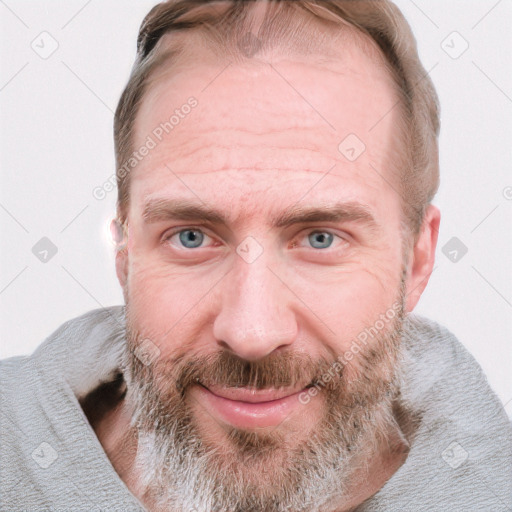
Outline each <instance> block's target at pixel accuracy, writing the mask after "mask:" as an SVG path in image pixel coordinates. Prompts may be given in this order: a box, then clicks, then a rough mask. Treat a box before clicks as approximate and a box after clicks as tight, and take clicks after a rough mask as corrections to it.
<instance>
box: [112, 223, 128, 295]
mask: <svg viewBox="0 0 512 512" xmlns="http://www.w3.org/2000/svg"><path fill="white" fill-rule="evenodd" d="M110 233H111V236H112V241H113V242H114V244H115V246H116V274H117V279H118V280H119V284H120V285H121V287H122V288H123V294H124V296H125V300H126V285H127V281H128V249H127V243H126V242H127V235H126V230H125V227H124V226H123V225H122V224H121V223H120V222H119V221H118V220H117V219H114V220H113V221H112V222H111V224H110Z"/></svg>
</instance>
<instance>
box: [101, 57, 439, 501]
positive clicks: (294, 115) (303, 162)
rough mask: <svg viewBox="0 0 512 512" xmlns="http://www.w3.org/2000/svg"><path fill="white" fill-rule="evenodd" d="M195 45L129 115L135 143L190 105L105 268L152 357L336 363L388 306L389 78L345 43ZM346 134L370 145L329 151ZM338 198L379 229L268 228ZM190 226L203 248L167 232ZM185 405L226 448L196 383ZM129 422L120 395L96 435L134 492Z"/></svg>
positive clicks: (427, 252) (395, 231)
mask: <svg viewBox="0 0 512 512" xmlns="http://www.w3.org/2000/svg"><path fill="white" fill-rule="evenodd" d="M206 52H207V50H203V53H202V54H201V55H200V56H199V57H200V58H198V62H199V64H197V65H194V66H190V67H188V66H183V67H181V68H180V70H179V71H178V72H167V73H160V74H159V76H158V77H157V79H156V81H155V83H154V85H153V86H152V87H151V89H150V90H149V91H148V93H147V95H146V96H145V99H144V101H143V103H142V105H141V109H140V111H139V114H138V117H137V123H136V140H135V143H134V146H135V147H139V146H140V145H142V144H143V143H144V140H145V139H146V137H147V135H148V134H150V133H151V132H152V130H154V128H155V127H156V126H158V125H159V124H160V123H161V122H163V121H165V120H166V119H168V117H169V116H170V115H171V114H172V112H173V111H174V110H175V109H176V108H179V106H180V105H182V104H184V103H185V102H186V101H187V98H189V97H190V96H192V95H193V96H195V97H196V98H197V99H198V106H197V107H196V108H194V109H193V111H192V112H191V113H190V114H189V115H188V116H186V117H185V118H184V119H182V120H180V123H179V125H177V126H176V127H175V128H174V129H173V131H172V132H171V133H170V134H169V135H168V136H166V137H165V138H164V139H163V140H162V142H160V143H159V144H158V145H157V147H156V148H154V149H153V150H152V151H151V152H150V153H149V155H148V156H147V157H145V158H144V159H143V160H142V161H141V162H140V163H139V165H138V166H137V168H136V169H135V170H134V171H133V174H132V176H131V185H130V204H129V209H128V237H127V246H126V248H125V249H124V250H122V251H119V253H118V255H117V261H116V268H117V275H118V278H119V281H120V283H121V286H122V287H123V290H124V294H125V298H126V300H128V301H129V303H130V308H131V311H132V314H133V317H134V318H135V319H136V322H137V324H138V327H139V328H140V331H141V333H142V334H143V335H144V336H147V337H149V338H150V339H151V340H156V344H157V346H158V348H159V350H160V355H159V357H160V358H163V359H164V358H170V357H172V356H174V355H175V354H176V353H177V352H179V353H186V354H203V355H204V354H209V353H215V352H218V351H219V350H221V349H222V350H228V351H231V352H233V353H234V354H236V355H238V356H239V357H241V358H244V359H247V360H251V361H255V360H258V359H260V358H264V357H265V356H267V355H269V354H271V353H273V352H275V351H292V352H297V353H299V352H304V353H307V354H309V355H310V356H311V357H312V358H314V359H315V358H320V357H324V358H335V357H336V355H338V354H341V353H344V352H345V351H347V350H348V349H349V347H350V343H351V341H352V340H353V339H354V338H355V337H356V336H357V335H358V334H359V333H360V332H361V331H362V330H363V329H364V327H365V326H367V325H371V324H373V323H374V322H375V320H376V319H378V318H379V315H380V314H382V313H385V312H386V311H387V310H388V309H389V308H390V307H391V305H392V303H393V301H394V300H395V299H396V292H397V289H398V286H399V280H400V275H401V269H402V264H403V255H402V238H401V236H402V232H401V226H400V221H401V213H402V208H401V206H402V202H401V201H402V200H401V198H400V196H399V195H398V193H397V187H396V186H394V177H393V176H392V175H391V173H390V171H389V168H390V162H391V156H392V155H393V151H394V150H395V136H396V133H395V127H396V125H397V120H398V115H399V113H398V109H394V110H392V111H391V112H390V113H389V114H388V115H386V116H385V117H384V118H383V115H384V114H385V113H386V112H388V111H389V110H390V108H391V107H392V106H393V105H394V104H395V102H396V97H395V93H394V91H393V88H392V86H391V82H390V79H389V77H388V76H387V74H386V72H385V70H384V69H382V67H380V66H376V63H375V60H374V59H372V58H370V57H369V56H367V55H365V54H364V53H363V52H362V51H361V50H360V49H358V48H355V47H352V48H350V51H349V50H345V51H344V52H343V54H342V58H341V59H337V60H332V59H324V60H322V61H319V59H318V58H316V57H313V56H294V57H293V58H292V57H290V56H288V57H285V56H281V55H279V54H277V53H275V54H273V55H267V56H265V58H264V59H263V58H261V59H258V58H253V59H252V60H251V61H250V62H249V63H248V64H243V65H241V64H236V65H234V64H232V65H230V66H228V67H226V68H225V66H226V64H227V63H222V62H220V61H215V60H214V59H213V58H212V56H211V55H209V54H207V53H206ZM269 63H271V65H269ZM224 68H225V69H224ZM223 69H224V70H223ZM221 70H223V71H222V72H221V73H220V74H219V72H220V71H221ZM283 77H284V78H285V79H284V78H283ZM212 80H213V81H212ZM208 84H209V85H208ZM379 119H381V121H380V122H379V123H378V125H377V126H376V127H375V128H374V129H372V130H371V131H370V128H371V127H373V126H374V125H375V123H377V121H378V120H379ZM350 133H354V134H356V135H357V136H358V137H359V138H360V139H361V140H362V141H363V142H364V144H365V145H366V151H365V152H364V153H363V154H362V155H361V156H360V157H359V158H358V159H357V160H356V161H354V162H350V161H348V160H347V159H346V158H345V157H344V156H343V155H342V154H341V153H340V152H339V151H338V145H339V143H340V142H341V141H342V140H343V139H344V138H345V137H346V136H347V135H348V134H350ZM370 163H371V164H372V165H373V167H374V168H375V169H377V170H378V171H379V172H375V171H374V170H373V169H372V168H371V167H370ZM157 199H158V200H160V199H161V200H170V199H186V200H188V201H190V202H194V203H198V204H200V205H201V204H203V205H204V204H205V205H207V206H208V207H210V208H214V209H215V210H218V211H219V212H221V213H222V214H224V216H225V217H226V218H227V219H228V220H229V221H228V224H227V225H211V224H205V223H204V222H203V221H202V220H201V219H200V218H198V219H195V220H193V221H178V220H173V219H161V220H158V221H156V222H151V223H147V222H144V220H143V212H144V209H145V207H146V205H147V204H148V202H150V201H152V200H153V201H154V200H157ZM335 202H343V203H345V202H351V203H356V204H358V205H361V206H362V207H364V208H365V209H366V211H368V212H370V213H371V215H372V217H373V218H374V220H375V225H374V226H372V227H371V226H368V225H366V224H365V223H363V222H360V221H357V220H347V221H341V222H332V221H317V222H308V223H306V224H299V225H293V226H288V227H285V228H273V227H272V226H271V219H272V218H274V217H275V216H276V215H279V214H280V213H283V212H284V211H286V210H287V209H289V208H290V207H297V206H310V207H313V206H316V207H322V208H325V207H327V206H328V205H330V204H333V203H335ZM439 221H440V214H439V211H438V209H437V208H436V207H434V206H429V207H428V209H427V213H426V216H425V219H424V222H423V226H422V229H421V232H420V234H419V237H418V240H417V242H416V244H415V245H414V247H412V248H411V249H410V250H409V252H408V254H406V258H405V260H406V262H407V276H406V286H407V301H406V310H407V312H410V311H412V310H413V309H414V307H415V306H416V304H417V302H418V300H419V298H420V296H421V293H422V292H423V290H424V288H425V286H426V284H427V282H428V278H429V276H430V273H431V271H432V267H433V263H434V252H435V246H436V243H437V230H438V226H439ZM187 228H194V229H199V230H201V231H202V232H204V233H205V234H206V235H207V236H206V237H205V238H204V241H203V246H202V247H200V248H195V249H187V248H186V247H184V246H183V245H181V244H180V239H179V236H178V234H175V235H173V236H171V235H172V234H173V233H176V232H177V231H178V230H179V229H187ZM315 231H320V232H329V233H332V234H334V235H335V236H334V239H333V243H332V246H330V247H328V248H325V249H317V248H315V247H313V246H311V241H310V239H309V238H308V235H309V234H310V233H312V232H315ZM248 236H251V237H253V238H254V239H255V240H257V242H258V244H259V245H260V246H261V248H262V250H263V252H262V254H261V255H260V256H259V257H258V258H257V259H256V260H255V261H253V262H252V263H247V262H246V261H244V259H243V258H241V257H240V256H239V255H238V254H237V252H236V249H237V247H239V245H240V244H242V246H243V243H244V240H245V239H246V237H248ZM354 364H357V360H356V361H354ZM188 399H189V400H190V403H191V405H192V407H193V411H194V414H195V416H196V419H197V423H198V424H200V425H201V426H202V429H203V431H204V435H205V436H208V438H209V439H210V440H211V441H213V442H217V443H218V444H219V445H220V446H222V443H225V442H226V440H225V437H224V431H223V426H222V423H221V422H219V421H218V419H217V418H213V417H212V415H211V414H208V413H207V412H206V410H205V404H204V403H202V401H201V400H202V398H201V396H200V395H199V394H198V393H197V389H191V390H190V396H189V397H188ZM324 406H325V402H324V401H323V399H322V396H321V394H319V395H318V396H316V397H314V399H312V400H311V402H310V403H309V404H308V406H307V408H306V409H301V411H300V414H297V415H295V416H294V415H293V414H292V415H291V417H289V418H287V421H286V424H285V425H283V426H281V428H285V429H289V430H290V432H294V435H296V436H297V438H298V439H299V438H304V437H305V436H307V435H308V434H309V433H311V432H312V431H314V429H315V426H316V425H317V423H318V418H319V417H320V415H321V414H322V411H323V409H322V408H323V407H324ZM129 421H130V410H129V408H128V407H127V406H126V404H125V403H123V402H121V403H120V404H118V406H116V407H114V408H112V410H110V411H109V413H108V414H106V415H105V416H104V417H103V418H102V419H101V421H100V422H98V423H97V424H96V425H95V430H96V433H97V435H98V438H99V439H100V442H102V444H103V446H104V448H105V451H106V453H107V455H108V456H109V457H110V459H111V460H112V462H113V465H114V467H115V468H116V470H117V471H118V473H119V475H120V476H121V478H122V479H123V480H124V481H125V483H126V484H127V486H128V488H129V489H130V490H132V492H133V493H134V494H135V495H138V491H137V474H136V473H135V472H134V470H133V469H132V468H131V462H132V461H133V454H134V451H135V448H136V447H135V446H134V444H133V443H134V441H133V440H131V439H128V438H127V437H126V433H127V432H128V426H129ZM389 437H390V439H395V438H399V437H400V434H399V433H396V432H390V434H389ZM397 443H398V444H399V443H400V442H399V441H397ZM121 445H123V446H124V448H125V450H124V453H123V454H122V455H119V453H120V452H119V448H120V446H121ZM398 452H399V450H398V451H397V452H392V451H390V449H389V447H381V449H380V451H378V452H377V453H376V454H374V455H375V456H374V459H373V460H372V462H371V464H370V465H369V468H368V469H367V471H366V473H364V474H361V479H360V480H359V483H356V484H354V486H353V488H352V490H351V500H348V501H347V502H346V503H344V504H340V507H341V508H339V509H336V510H350V509H351V508H352V507H354V506H356V505H357V504H359V503H361V502H362V501H363V500H364V499H366V498H367V497H368V496H371V495H372V494H374V493H375V492H376V491H377V490H378V489H379V488H380V487H381V486H382V485H383V484H384V483H385V481H386V480H387V479H388V478H389V477H390V476H391V475H392V474H393V473H394V472H395V471H396V469H397V468H398V467H399V466H400V465H401V464H402V462H403V457H402V456H399V455H397V453H398ZM145 505H146V506H147V507H148V508H149V509H151V504H150V503H145Z"/></svg>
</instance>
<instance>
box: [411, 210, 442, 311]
mask: <svg viewBox="0 0 512 512" xmlns="http://www.w3.org/2000/svg"><path fill="white" fill-rule="evenodd" d="M440 221H441V212H440V211H439V208H437V207H436V206H434V205H429V206H428V208H427V211H426V213H425V217H424V219H423V223H422V225H421V230H420V233H419V235H418V239H417V241H416V244H415V245H414V248H413V250H412V251H411V254H410V256H409V266H408V268H409V272H408V276H407V300H406V309H407V312H408V313H409V312H411V311H412V310H413V309H414V308H415V307H416V304H418V301H419V300H420V297H421V294H422V293H423V290H424V289H425V287H426V286H427V283H428V281H429V279H430V274H432V269H433V268H434V261H435V254H436V245H437V237H438V234H439V223H440Z"/></svg>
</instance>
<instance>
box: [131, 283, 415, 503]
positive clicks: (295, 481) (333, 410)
mask: <svg viewBox="0 0 512 512" xmlns="http://www.w3.org/2000/svg"><path fill="white" fill-rule="evenodd" d="M404 288H405V287H404V282H403V280H402V283H401V286H400V291H399V299H398V302H399V304H400V308H399V309H398V311H396V309H393V311H395V312H396V315H395V316H394V318H393V319H392V320H391V321H390V322H389V324H387V325H386V327H385V328H384V329H382V331H380V332H379V333H378V335H377V336H375V338H374V339H372V341H371V343H370V344H368V345H363V346H361V347H359V349H360V350H359V353H358V354H357V357H354V359H353V360H352V361H353V364H352V363H349V364H350V368H349V367H348V366H345V367H343V368H342V370H341V371H338V372H334V377H333V378H331V379H329V381H327V382H325V379H324V377H325V376H326V375H327V374H328V373H329V374H331V375H333V368H334V367H335V366H334V364H333V363H334V362H333V361H332V360H327V359H319V360H313V359H312V358H311V357H310V356H308V355H307V354H303V353H300V354H294V353H287V354H279V355H276V354H271V355H270V356H268V357H267V358H265V359H264V360H260V361H245V360H243V359H240V358H238V357H237V356H235V355H234V354H232V353H230V352H228V351H224V352H220V353H215V354H208V355H205V356H194V357H187V354H176V355H175V357H173V358H170V359H168V360H165V361H163V360H159V359H157V360H154V361H153V362H151V364H145V363H147V361H145V362H143V361H141V360H140V359H139V357H137V355H136V351H135V348H136V347H138V346H140V343H141V339H142V335H141V334H140V332H141V330H140V329H136V328H135V326H133V325H132V324H131V323H130V319H131V315H130V308H129V305H128V307H127V341H128V343H127V345H126V346H127V350H126V352H125V379H126V381H127V386H128V393H127V398H126V399H127V403H128V404H129V407H130V408H131V410H132V411H133V416H132V427H133V429H134V431H135V432H136V435H137V437H138V447H137V456H136V460H135V465H136V467H137V471H138V474H139V478H140V486H141V489H142V493H143V495H144V497H145V499H147V500H148V501H150V502H151V503H154V504H155V506H156V507H158V510H162V511H164V510H165V511H176V512H185V511H186V512H191V511H195V512H242V511H243V512H256V511H258V512H261V511H268V512H284V511H290V510H293V511H294V512H317V511H318V512H320V511H322V512H323V511H327V510H332V509H330V508H329V505H330V504H332V503H341V502H343V500H344V499H346V497H347V496H346V493H347V489H348V486H349V482H350V477H351V476H352V475H353V473H354V471H355V470H356V469H357V467H358V466H359V465H360V464H365V463H366V462H367V461H368V460H369V459H370V458H371V457H372V455H373V454H374V453H375V452H376V451H377V450H378V449H379V445H380V444H381V443H384V442H386V438H385V437H386V432H387V429H388V426H389V424H390V423H392V422H393V421H394V420H393V416H392V403H393V400H394V399H395V397H396V395H397V393H398V390H399V382H400V360H401V343H400V339H401V333H402V324H403V318H404V312H403V311H404V303H405V298H404V297H405V292H404ZM391 310H392V308H390V309H389V311H391ZM141 327H142V326H141ZM337 367H338V368H339V365H338V366H337ZM199 383H200V384H203V385H205V386H206V387H207V386H208V384H209V383H211V384H214V383H215V384H219V385H223V386H228V387H230V386H234V387H247V386H249V387H255V388H257V389H263V388H266V387H288V386H290V387H294V386H296V385H297V384H298V383H301V384H307V383H310V384H314V385H315V386H314V387H315V388H316V389H317V390H319V392H320V394H321V397H322V398H323V399H324V404H325V405H324V407H323V410H324V414H323V416H322V418H320V419H319V421H318V423H317V425H316V427H315V428H314V429H313V430H312V431H311V432H299V431H292V430H290V428H289V425H290V423H288V422H287V421H286V420H285V421H284V422H283V424H281V425H279V426H277V427H276V428H274V429H270V430H269V429H262V430H261V431H252V430H243V429H237V428H234V427H229V426H227V425H221V424H219V423H217V424H216V423H215V422H216V421H217V420H216V419H215V418H213V417H212V416H210V415H208V413H207V412H206V411H203V413H204V414H202V416H203V418H205V417H206V418H207V421H206V423H204V421H203V422H202V423H200V422H198V418H197V410H198V408H200V407H202V406H201V404H199V403H198V402H197V401H193V400H192V397H191V395H190V393H189V391H190V389H191V387H192V386H197V385H200V384H199ZM320 383H321V386H320V385H319V384H320ZM301 407H302V408H303V409H302V410H300V414H305V415H307V414H308V412H307V404H304V405H301ZM205 415H206V416H205ZM219 433H220V435H222V437H223V439H222V442H219Z"/></svg>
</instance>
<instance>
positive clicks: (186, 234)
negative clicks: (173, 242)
mask: <svg viewBox="0 0 512 512" xmlns="http://www.w3.org/2000/svg"><path fill="white" fill-rule="evenodd" d="M179 235H180V237H179V238H180V242H181V243H182V244H183V246H184V247H186V248H187V249H195V248H196V247H199V246H200V245H201V244H202V243H203V240H204V233H201V231H197V230H196V229H184V230H183V231H180V232H179Z"/></svg>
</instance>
